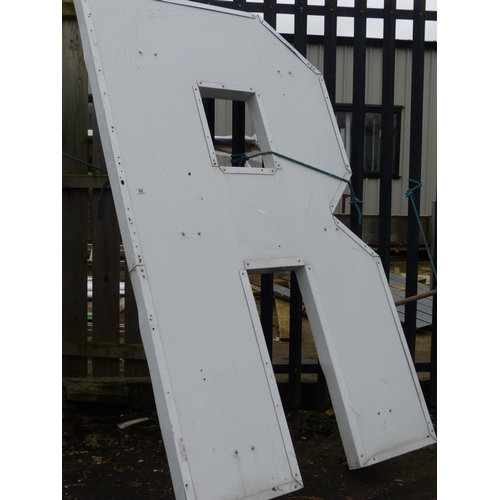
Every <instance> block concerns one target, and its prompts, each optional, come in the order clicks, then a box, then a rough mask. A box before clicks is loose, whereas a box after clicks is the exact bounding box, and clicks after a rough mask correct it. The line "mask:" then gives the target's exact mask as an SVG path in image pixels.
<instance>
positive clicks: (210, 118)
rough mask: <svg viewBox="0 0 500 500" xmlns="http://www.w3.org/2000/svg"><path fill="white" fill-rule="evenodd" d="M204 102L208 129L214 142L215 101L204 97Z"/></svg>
mask: <svg viewBox="0 0 500 500" xmlns="http://www.w3.org/2000/svg"><path fill="white" fill-rule="evenodd" d="M202 102H203V108H204V109H205V116H206V117H207V122H208V128H209V129H210V135H211V137H212V140H213V139H214V136H215V99H209V98H208V97H204V98H203V99H202Z"/></svg>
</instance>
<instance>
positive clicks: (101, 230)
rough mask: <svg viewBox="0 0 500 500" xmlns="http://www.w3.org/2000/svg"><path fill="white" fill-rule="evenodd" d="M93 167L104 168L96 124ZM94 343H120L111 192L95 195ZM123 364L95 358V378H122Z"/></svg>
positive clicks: (116, 233) (115, 228) (116, 229)
mask: <svg viewBox="0 0 500 500" xmlns="http://www.w3.org/2000/svg"><path fill="white" fill-rule="evenodd" d="M93 131H94V134H93V155H92V156H93V159H94V164H95V165H97V166H99V167H101V168H105V160H104V155H103V153H102V146H101V140H100V137H99V133H98V129H97V123H94V124H93ZM92 214H93V219H92V241H93V258H92V279H93V283H92V341H93V342H94V341H96V342H115V343H116V344H118V343H119V342H120V328H119V324H120V295H119V294H120V243H121V237H120V230H119V227H118V220H117V218H116V211H115V205H114V202H113V195H112V193H111V191H110V190H109V189H106V190H100V189H94V190H93V192H92ZM119 372H120V361H119V359H118V358H115V359H104V358H93V359H92V375H93V376H97V377H111V376H119Z"/></svg>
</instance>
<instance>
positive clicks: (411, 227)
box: [404, 0, 425, 359]
mask: <svg viewBox="0 0 500 500" xmlns="http://www.w3.org/2000/svg"><path fill="white" fill-rule="evenodd" d="M424 41H425V0H415V1H414V9H413V42H412V71H411V115H410V164H409V166H410V169H409V178H410V179H411V180H412V181H416V182H420V179H421V170H422V131H423V103H424V51H425V46H424ZM409 187H410V188H411V187H415V184H414V183H411V184H410V186H409ZM414 194H415V206H416V209H417V213H415V212H414V210H413V208H412V206H411V204H410V203H408V229H407V239H406V241H407V254H406V255H407V261H406V297H411V296H412V295H416V294H417V291H418V250H419V248H418V247H419V226H418V216H419V215H418V214H419V209H420V190H419V189H417V190H415V191H414ZM416 323H417V303H416V302H410V303H409V304H406V305H405V325H404V331H405V336H406V341H407V342H408V348H409V350H410V353H411V355H412V358H413V359H415V333H416Z"/></svg>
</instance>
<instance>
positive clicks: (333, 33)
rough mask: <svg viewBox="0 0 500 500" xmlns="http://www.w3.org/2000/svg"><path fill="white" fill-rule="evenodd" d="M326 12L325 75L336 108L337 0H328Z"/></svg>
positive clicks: (331, 100) (331, 99)
mask: <svg viewBox="0 0 500 500" xmlns="http://www.w3.org/2000/svg"><path fill="white" fill-rule="evenodd" d="M324 12H325V36H324V52H323V54H324V55H323V67H324V69H323V73H324V75H323V76H324V78H325V85H326V88H327V90H328V94H329V95H330V102H331V103H332V106H334V108H335V103H336V102H337V100H336V97H335V92H336V75H337V0H327V1H326V2H325V11H324Z"/></svg>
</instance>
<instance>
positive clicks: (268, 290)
mask: <svg viewBox="0 0 500 500" xmlns="http://www.w3.org/2000/svg"><path fill="white" fill-rule="evenodd" d="M199 1H201V3H211V4H213V5H219V6H223V7H229V8H236V9H241V10H247V11H249V12H259V13H264V17H265V19H266V21H267V22H269V24H271V26H274V27H275V26H276V21H277V15H279V14H293V15H295V18H294V28H295V33H294V34H293V35H285V38H287V39H288V40H289V41H290V42H291V43H292V44H293V45H294V46H295V47H296V48H297V50H298V51H299V52H300V53H302V54H305V53H306V49H307V42H308V37H307V22H308V21H307V16H308V15H311V14H314V15H321V16H323V18H324V26H325V31H324V33H325V35H324V37H323V46H324V76H325V84H326V86H327V88H328V91H329V93H330V97H331V101H332V104H333V105H334V106H335V94H336V83H338V82H337V81H336V79H337V77H338V75H337V74H336V69H337V44H338V43H340V42H339V40H341V39H340V38H338V37H337V34H336V28H337V17H338V16H343V17H351V18H354V26H355V37H354V39H352V40H351V41H350V43H353V45H354V52H355V61H353V81H354V88H353V100H352V101H353V102H352V104H353V120H354V117H356V120H355V121H356V122H357V123H358V127H355V128H356V130H357V134H356V137H357V139H356V138H353V143H356V140H357V143H358V145H359V144H361V145H362V144H363V136H364V120H363V114H364V110H363V108H364V106H365V102H364V101H365V90H366V82H365V80H366V72H367V68H366V60H365V58H366V45H367V40H366V21H367V18H379V19H384V22H385V23H386V24H387V26H386V29H385V31H384V32H385V40H384V42H383V43H384V56H383V62H384V67H385V68H386V69H385V72H384V75H385V76H386V77H387V78H384V82H383V85H382V87H383V89H382V90H383V98H382V101H383V103H382V104H383V107H384V110H383V114H384V117H385V120H384V123H385V124H386V125H385V127H387V126H388V125H387V124H388V123H390V120H389V118H392V115H393V113H392V112H391V105H392V104H393V102H392V101H393V99H394V88H393V87H394V81H393V79H394V75H393V66H394V61H393V57H394V49H395V43H396V41H395V39H394V32H395V26H394V22H395V19H407V20H413V24H414V30H413V40H412V42H410V43H411V45H412V49H413V56H414V57H413V66H412V106H411V108H412V109H410V110H409V111H410V112H411V116H412V137H413V139H412V144H411V161H410V163H411V165H410V170H411V172H410V173H411V178H412V179H414V180H419V178H420V163H421V158H420V155H421V145H420V142H421V140H422V139H421V132H422V131H421V129H422V124H421V113H422V109H421V108H422V96H421V94H422V92H423V85H422V72H423V46H424V28H423V27H424V22H425V20H429V19H431V20H432V19H433V20H435V19H436V14H435V13H429V12H425V2H424V1H423V0H416V2H415V7H414V9H413V11H407V10H398V9H395V8H394V7H395V3H396V2H394V0H386V1H385V4H384V9H374V8H368V7H367V2H366V0H356V1H355V2H354V4H353V6H352V7H342V6H337V2H336V1H335V0H326V1H325V5H324V6H319V5H318V6H316V5H308V4H307V2H306V1H305V0H297V1H296V2H295V3H294V4H293V5H291V4H284V3H277V2H276V0H264V2H263V3H257V2H252V1H244V2H235V1H219V0H199ZM342 43H345V40H343V41H342ZM62 49H63V50H62V76H63V113H62V115H63V116H62V125H63V127H62V129H63V130H62V147H63V153H66V154H69V155H71V156H73V157H75V158H78V159H80V160H83V161H88V160H89V147H88V144H89V142H88V132H87V130H88V128H89V127H88V125H89V124H88V113H89V108H88V92H89V89H88V84H87V82H88V80H87V73H86V69H85V64H84V61H83V54H82V50H81V45H80V36H79V31H78V25H77V21H76V17H75V15H74V8H73V4H72V2H71V0H63V20H62ZM391 73H392V75H391ZM213 104H214V103H213V102H212V103H210V106H211V107H210V109H211V110H212V112H211V113H207V114H209V115H210V116H212V114H214V113H215V109H212V108H213ZM239 114H240V115H242V116H243V110H240V111H239ZM242 116H240V118H242ZM235 121H237V120H235ZM93 130H94V135H93V152H92V153H93V154H92V162H93V163H94V164H95V165H96V166H100V167H104V165H105V164H104V159H103V156H102V147H101V144H100V140H99V133H98V130H97V124H94V126H93ZM242 130H243V129H242ZM242 130H240V132H239V135H240V139H242V138H243V134H244V132H243V131H242ZM391 132H392V129H391ZM236 135H237V134H235V136H236ZM382 137H383V142H384V144H385V155H384V158H386V160H385V161H384V163H387V158H390V152H391V151H392V148H391V147H390V146H391V143H390V140H388V139H390V135H387V134H384V133H382ZM235 139H236V137H235ZM233 145H234V144H233ZM354 149H355V150H356V151H357V152H358V156H359V157H358V158H356V153H354V156H355V157H354V158H351V164H352V165H353V170H354V174H353V179H352V182H353V185H354V188H355V192H356V194H357V195H358V197H361V195H362V193H363V181H364V180H363V172H362V168H361V167H362V155H361V151H362V147H359V148H354ZM62 166H63V175H64V174H70V175H71V177H69V176H68V175H66V177H65V178H64V179H63V183H64V186H65V187H64V189H63V194H62V209H63V226H62V230H63V242H62V244H63V258H62V266H63V268H62V269H63V283H62V292H63V293H62V295H63V298H62V301H63V303H62V306H63V318H62V319H63V332H62V333H63V353H64V354H63V376H66V377H86V376H87V374H88V358H89V357H91V358H92V375H93V376H98V377H119V376H125V377H148V376H149V370H148V366H147V361H146V360H145V358H144V351H143V348H142V339H141V335H140V329H139V321H138V311H137V305H136V302H135V297H134V293H133V290H132V286H131V282H130V279H129V276H128V272H127V267H126V266H125V268H123V261H122V262H121V264H120V234H119V229H118V223H117V220H116V213H115V209H114V203H113V199H112V193H111V190H110V189H109V185H108V186H107V187H106V188H105V189H103V190H101V186H102V183H103V182H104V179H105V177H103V176H102V175H100V176H97V175H94V176H89V175H87V174H88V167H87V166H85V165H84V164H81V163H78V162H75V161H74V160H71V159H68V158H67V157H65V158H63V165H62ZM385 174H386V175H385V177H384V179H383V180H382V184H383V187H382V189H381V191H380V195H381V200H382V201H383V200H387V199H388V197H389V195H388V193H390V192H391V188H392V178H391V177H390V172H389V170H388V169H387V171H386V172H385ZM89 193H92V196H91V199H90V197H89ZM416 195H417V206H418V192H417V193H416ZM382 201H381V203H382ZM89 205H91V211H90V213H89ZM353 212H354V211H353ZM379 213H380V216H379V225H380V226H381V228H380V232H379V238H378V239H379V241H378V243H379V247H380V248H379V252H380V254H381V256H382V258H383V263H384V266H385V268H386V272H388V264H389V261H390V248H389V247H390V240H389V238H388V235H390V233H391V231H393V230H394V224H393V225H392V226H391V209H390V204H385V205H384V206H383V208H381V209H380V210H379ZM409 219H410V221H412V222H411V224H410V223H409V225H411V226H412V227H409V228H408V234H407V243H408V259H409V262H408V270H407V275H408V276H407V289H406V295H407V296H408V295H412V294H413V291H414V288H415V286H416V285H415V284H416V280H417V275H416V273H417V268H418V258H419V257H418V256H419V246H418V241H419V237H418V235H417V231H416V228H415V221H416V218H415V217H414V215H412V214H410V216H409ZM368 220H369V219H368V217H366V218H365V219H364V220H363V223H362V224H363V225H362V224H361V223H359V222H358V220H357V217H355V216H354V215H353V216H352V217H351V220H350V221H346V222H347V224H348V225H350V226H351V230H353V231H354V232H356V233H359V234H361V233H360V232H361V230H362V229H363V227H365V228H366V225H367V224H368ZM89 221H90V223H91V230H89V226H88V224H89ZM88 243H92V244H93V265H92V276H93V300H92V307H93V323H92V330H88V325H87V275H88V274H89V271H90V268H89V267H88V263H87V245H88ZM120 265H121V266H122V267H121V268H120ZM262 279H263V281H262V295H261V299H262V314H263V317H262V319H261V321H262V323H263V328H264V332H265V333H266V342H267V345H268V347H269V350H270V352H272V342H273V334H272V301H273V296H272V293H273V291H272V286H273V284H272V276H271V278H269V277H267V278H265V277H264V276H263V277H262ZM120 281H124V282H125V300H124V301H125V310H124V312H123V313H122V314H121V315H120V305H119V300H120V299H119V283H120ZM434 287H435V284H434V285H433V287H432V288H434ZM293 288H294V293H293V295H294V296H295V297H297V295H296V291H295V287H293ZM298 293H299V294H300V291H299V292H298ZM435 304H436V299H434V310H433V314H434V321H433V326H432V336H433V344H432V352H431V360H430V362H425V363H421V362H420V364H419V363H417V364H416V366H417V370H418V371H428V369H429V368H428V366H431V385H432V391H433V396H434V398H435V381H436V365H437V361H436V351H435V340H436V338H437V326H436V321H435V320H436V314H437V312H436V305H435ZM270 307H271V309H270ZM406 307H407V308H406V311H405V312H406V314H405V317H406V323H407V324H405V333H406V336H407V340H408V343H409V346H410V350H411V351H412V353H413V352H414V349H415V329H416V315H415V308H416V305H415V304H409V305H407V306H406ZM294 310H295V311H296V314H295V313H294V318H292V324H293V325H291V332H290V353H289V354H290V355H289V359H290V362H289V364H288V365H287V366H284V365H283V366H281V365H280V364H279V363H278V364H276V365H275V366H274V368H275V372H276V373H286V374H288V375H289V385H288V388H289V389H292V388H293V390H290V391H289V392H290V394H289V401H290V405H292V406H295V407H299V406H300V405H301V397H300V391H301V380H302V376H301V375H302V374H309V373H318V384H316V386H317V389H318V390H317V401H318V405H319V407H322V406H324V405H325V404H326V402H327V401H328V391H327V387H326V383H325V380H324V376H323V374H322V372H321V368H320V367H319V365H317V364H316V363H314V366H313V365H312V364H310V363H309V364H308V363H303V362H302V363H301V361H302V360H301V347H300V336H301V330H300V322H301V317H299V316H300V315H299V307H298V305H297V306H296V308H294ZM120 321H121V322H122V323H124V331H123V328H122V331H121V332H120ZM90 336H91V337H92V339H91V341H90V340H89V337H90ZM120 358H122V359H124V363H123V364H122V365H120ZM287 392H288V391H287ZM302 395H304V394H302Z"/></svg>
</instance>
